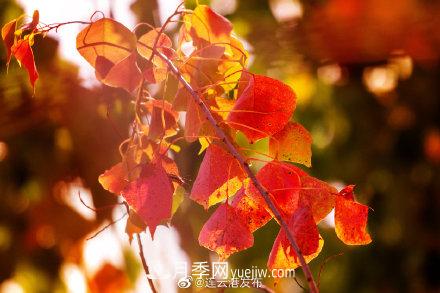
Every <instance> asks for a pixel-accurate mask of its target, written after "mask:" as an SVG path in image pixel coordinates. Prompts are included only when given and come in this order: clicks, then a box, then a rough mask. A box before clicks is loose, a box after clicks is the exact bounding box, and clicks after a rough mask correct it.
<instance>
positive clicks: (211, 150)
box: [191, 144, 246, 209]
mask: <svg viewBox="0 0 440 293" xmlns="http://www.w3.org/2000/svg"><path fill="white" fill-rule="evenodd" d="M244 178H246V175H245V173H244V171H243V170H242V169H241V167H240V164H239V163H238V161H237V160H236V159H235V158H234V157H233V156H232V155H231V154H229V153H228V152H227V151H225V150H224V149H222V148H221V147H219V146H217V145H215V144H211V145H210V146H209V147H208V149H207V150H206V153H205V157H204V158H203V161H202V164H201V165H200V169H199V173H198V175H197V178H196V181H195V182H194V185H193V188H192V190H191V199H193V200H194V201H196V202H197V203H199V204H201V205H203V206H204V207H205V209H207V208H209V207H210V206H212V205H215V204H216V203H219V202H220V201H222V200H224V199H226V198H228V197H230V196H232V195H234V194H235V193H236V192H237V191H238V190H239V189H240V188H241V186H242V180H243V179H244Z"/></svg>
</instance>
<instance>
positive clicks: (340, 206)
mask: <svg viewBox="0 0 440 293" xmlns="http://www.w3.org/2000/svg"><path fill="white" fill-rule="evenodd" d="M353 189H354V185H349V186H347V187H345V188H344V189H343V190H341V191H340V192H339V194H338V196H337V197H336V205H335V231H336V235H337V236H338V238H339V239H341V240H342V242H344V243H345V244H348V245H365V244H368V243H370V242H371V236H370V234H368V232H367V220H368V206H366V205H363V204H360V203H357V202H355V201H354V196H353Z"/></svg>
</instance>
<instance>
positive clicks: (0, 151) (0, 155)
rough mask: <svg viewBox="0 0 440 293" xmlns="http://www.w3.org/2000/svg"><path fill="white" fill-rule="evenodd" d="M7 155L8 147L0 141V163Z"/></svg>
mask: <svg viewBox="0 0 440 293" xmlns="http://www.w3.org/2000/svg"><path fill="white" fill-rule="evenodd" d="M7 155H8V146H7V145H6V143H4V142H2V141H0V162H1V161H3V160H4V159H5V158H6V156H7Z"/></svg>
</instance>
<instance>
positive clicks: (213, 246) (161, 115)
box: [2, 5, 371, 268]
mask: <svg viewBox="0 0 440 293" xmlns="http://www.w3.org/2000/svg"><path fill="white" fill-rule="evenodd" d="M178 17H180V18H181V19H183V21H184V24H183V25H182V26H181V28H180V31H179V34H178V39H177V42H176V43H173V41H172V40H171V38H170V37H169V36H167V35H166V34H165V28H166V26H167V24H169V23H170V22H171V21H173V20H175V19H177V18H178ZM140 27H143V25H140V26H138V27H136V29H135V30H134V31H131V30H130V29H128V28H127V27H125V26H124V25H122V24H121V23H119V22H117V21H115V20H113V19H110V18H101V19H99V20H96V21H91V22H89V23H88V24H86V26H85V27H84V29H83V30H82V31H81V32H80V33H79V34H78V36H77V40H76V45H77V49H78V52H79V54H81V56H82V57H84V59H85V60H87V62H88V63H89V64H90V65H91V66H92V67H93V68H94V69H95V73H96V78H97V79H98V80H99V81H101V82H102V83H103V84H105V85H107V86H110V87H115V88H122V89H124V90H126V91H127V92H129V93H130V94H132V96H133V104H134V120H133V125H132V127H131V132H130V135H129V137H128V138H127V139H126V140H125V141H123V142H122V143H121V146H120V153H121V161H120V162H114V163H115V165H113V166H109V169H108V170H107V171H105V172H103V174H102V175H101V176H100V177H99V182H100V183H101V185H102V186H103V188H105V189H106V190H108V191H109V192H111V193H113V194H114V195H116V196H122V197H123V199H124V200H125V201H126V202H127V203H128V206H129V207H130V209H131V211H130V217H129V219H128V222H127V233H129V234H132V233H138V232H139V231H142V230H143V229H144V228H145V227H148V229H149V231H150V233H151V234H152V235H154V232H155V230H156V227H157V226H158V225H161V224H164V225H166V224H168V223H169V222H170V220H171V218H172V216H173V213H174V212H175V211H176V210H177V208H178V205H179V204H180V202H181V201H182V195H183V194H184V193H185V189H187V190H186V191H187V192H188V193H189V198H191V199H192V200H194V201H195V202H196V203H198V204H200V205H202V206H203V207H204V208H205V209H209V208H211V207H212V208H213V209H215V210H214V212H213V213H212V215H211V217H210V218H209V219H208V221H207V222H206V223H205V225H204V226H203V228H202V230H201V232H200V235H199V243H200V245H202V246H204V247H206V248H208V249H210V250H213V251H215V252H217V253H218V255H219V256H220V258H222V259H226V258H227V257H229V256H230V255H231V254H233V253H236V252H239V251H242V250H244V249H247V248H249V247H251V246H252V245H253V243H254V236H253V233H254V232H255V231H256V230H257V229H259V228H261V227H262V226H264V225H265V224H267V223H268V222H269V221H270V220H271V219H272V218H274V217H275V214H274V213H275V211H274V210H273V209H271V208H270V207H269V206H268V202H267V200H266V199H265V198H264V197H263V196H262V194H261V192H259V190H258V189H257V188H256V186H255V185H254V183H253V182H252V180H250V178H249V174H248V173H246V170H245V169H244V168H245V167H247V166H252V163H253V162H254V161H255V158H254V157H253V156H252V152H247V151H244V149H245V148H244V146H243V145H242V144H240V143H239V141H238V140H237V137H238V136H239V135H244V136H245V137H246V139H247V144H248V145H251V144H253V143H255V142H257V141H260V140H267V142H268V146H269V147H268V148H267V151H266V152H265V153H264V154H260V155H263V156H264V157H265V158H266V160H265V162H264V166H263V167H261V168H260V169H259V170H253V171H254V172H256V173H255V176H256V178H257V180H258V181H259V182H260V183H261V185H262V186H263V187H264V188H265V189H266V190H267V192H268V193H269V198H270V200H271V201H272V202H273V203H274V205H275V206H276V210H277V211H276V212H278V213H279V214H280V215H281V216H282V217H283V219H284V220H285V222H286V223H287V224H288V227H282V228H281V229H280V231H279V233H278V236H277V237H276V239H274V245H273V248H272V251H271V252H270V254H269V257H268V266H269V267H270V268H295V267H298V266H300V262H299V260H298V257H299V256H298V255H297V253H298V252H297V251H296V250H295V249H293V248H292V246H291V242H290V241H289V240H288V238H287V237H286V230H285V229H286V228H288V229H289V231H290V233H291V234H292V235H293V236H294V238H295V239H296V242H297V245H298V247H299V249H300V251H301V253H302V255H303V256H304V258H305V260H306V261H307V262H309V261H311V260H312V259H313V258H314V257H316V256H317V255H318V254H319V252H320V251H321V249H322V247H323V245H324V240H323V238H322V237H321V235H320V234H319V230H318V227H317V224H318V223H319V222H320V221H321V220H322V219H323V218H325V217H326V216H327V215H328V214H329V213H330V212H331V211H332V209H335V226H336V229H335V230H336V235H337V236H338V237H339V239H341V240H342V241H343V242H344V243H346V244H348V245H361V244H362V245H363V244H368V243H370V242H371V238H370V235H369V234H368V233H367V231H366V224H367V217H368V209H369V208H368V207H367V206H365V205H362V204H360V203H357V202H356V201H355V199H354V195H353V188H354V187H353V186H348V187H346V188H345V189H343V190H342V191H340V192H338V191H337V190H336V189H335V188H334V187H332V186H331V185H330V184H328V183H326V182H323V181H320V180H318V179H316V178H314V177H312V176H311V175H309V174H308V173H307V172H306V171H304V170H303V169H302V168H300V167H299V165H303V166H305V167H311V156H312V153H311V144H312V137H311V134H310V133H309V132H308V131H307V130H306V129H305V128H304V127H303V126H302V125H301V124H299V123H298V122H297V121H294V120H292V115H293V114H294V110H295V107H296V95H295V92H294V90H293V89H292V88H291V87H290V86H288V85H286V84H284V83H283V82H281V81H279V80H276V79H273V78H270V77H267V76H263V75H258V74H253V73H251V72H249V71H248V70H247V69H246V62H247V58H248V52H247V51H246V49H245V48H244V45H243V43H242V42H241V41H240V39H239V38H238V37H237V36H235V35H234V33H233V30H232V29H233V28H232V24H231V23H230V22H229V21H228V20H227V19H226V18H224V17H223V16H221V15H219V14H217V13H215V12H213V11H212V10H211V9H210V8H209V7H207V6H203V5H199V6H197V7H196V8H195V10H193V11H191V10H187V9H183V8H181V7H179V8H178V9H177V10H176V12H175V13H174V14H173V15H172V16H170V18H169V19H168V21H167V22H166V23H165V24H164V26H163V27H158V28H154V27H148V30H147V32H146V33H143V34H140V35H139V33H138V29H139V28H140ZM53 28H55V26H50V25H40V24H39V19H38V13H35V14H34V17H33V19H32V21H31V22H30V23H24V24H20V19H18V20H13V21H11V22H9V23H7V24H6V25H4V27H3V29H2V38H3V40H4V43H5V46H6V47H7V50H8V62H9V60H10V58H11V56H13V57H15V58H16V59H17V61H18V62H19V63H20V64H21V66H23V67H24V68H25V69H26V70H27V72H28V74H29V79H30V82H31V85H32V86H35V83H36V81H37V79H38V73H37V70H36V67H35V63H34V55H33V52H32V45H33V39H34V35H36V34H45V33H46V32H48V31H50V30H52V29H53ZM144 28H145V27H144ZM170 64H173V65H174V66H175V68H176V71H173V70H171V67H170ZM176 75H177V76H176ZM179 76H180V77H182V78H183V79H184V80H185V81H186V84H183V83H180V84H179V87H178V89H177V91H176V92H175V93H173V94H172V95H170V96H169V97H168V96H167V97H165V98H164V97H155V96H152V95H150V92H149V91H148V85H151V84H158V85H160V86H165V85H166V83H167V80H168V79H169V78H173V77H174V78H176V77H179ZM195 96H196V97H198V98H195ZM203 106H205V107H206V108H207V109H208V110H209V111H210V113H211V114H212V116H213V117H214V119H215V123H212V121H209V120H207V117H206V113H205V112H204V111H203ZM178 112H185V114H186V115H184V116H183V117H184V121H179V115H178ZM182 122H183V123H182ZM181 128H183V131H180V130H181ZM219 132H223V133H224V134H225V135H226V137H227V138H228V140H230V141H231V142H232V144H233V147H234V148H235V149H236V150H237V151H238V153H239V154H240V156H241V157H242V158H244V161H245V162H246V163H245V164H243V162H240V160H238V158H237V157H236V155H234V154H232V153H231V150H230V147H229V146H227V145H226V144H225V140H224V139H221V138H220V137H219ZM182 135H183V138H184V139H186V140H187V141H188V142H193V141H197V140H198V141H199V142H200V145H201V152H204V155H203V156H204V157H203V161H202V163H201V166H200V170H199V172H198V176H197V179H196V180H195V182H194V184H193V185H192V188H191V189H190V190H189V188H188V187H187V184H186V183H185V181H184V180H183V179H182V178H181V176H180V174H179V170H178V168H177V165H176V164H175V162H174V160H173V158H174V156H175V155H176V153H177V152H178V151H179V147H178V146H177V145H176V144H175V143H176V141H178V140H179V139H181V138H182ZM260 161H261V159H260ZM109 165H110V164H109ZM139 219H140V220H141V221H139Z"/></svg>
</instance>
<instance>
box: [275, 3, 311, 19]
mask: <svg viewBox="0 0 440 293" xmlns="http://www.w3.org/2000/svg"><path fill="white" fill-rule="evenodd" d="M270 9H271V11H272V14H273V16H274V17H275V19H276V20H277V21H278V22H287V21H292V20H295V19H298V18H301V17H302V16H303V7H302V4H301V3H300V2H299V1H298V0H271V1H270Z"/></svg>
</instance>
